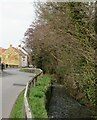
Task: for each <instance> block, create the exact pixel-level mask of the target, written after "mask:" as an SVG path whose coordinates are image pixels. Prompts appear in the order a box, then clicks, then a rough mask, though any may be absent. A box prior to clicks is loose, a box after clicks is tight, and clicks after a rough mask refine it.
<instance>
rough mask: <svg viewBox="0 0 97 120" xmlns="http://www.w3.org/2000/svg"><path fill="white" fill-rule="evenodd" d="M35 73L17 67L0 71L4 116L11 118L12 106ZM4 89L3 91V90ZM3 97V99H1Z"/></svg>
mask: <svg viewBox="0 0 97 120" xmlns="http://www.w3.org/2000/svg"><path fill="white" fill-rule="evenodd" d="M34 76H35V74H34V73H26V72H20V71H19V69H16V68H8V69H5V70H4V71H3V73H1V71H0V81H1V82H0V95H1V94H2V96H0V101H1V102H2V103H1V102H0V104H2V113H1V111H0V116H1V114H2V118H9V116H10V112H11V110H12V107H13V105H14V103H15V101H16V99H17V97H18V95H19V94H20V92H21V91H22V90H23V89H24V88H25V86H26V83H27V82H28V81H29V80H31V79H32V77H34ZM1 90H2V92H1ZM1 99H2V100H1Z"/></svg>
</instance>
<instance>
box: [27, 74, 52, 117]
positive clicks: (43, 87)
mask: <svg viewBox="0 0 97 120" xmlns="http://www.w3.org/2000/svg"><path fill="white" fill-rule="evenodd" d="M51 80H52V78H51V76H50V75H43V76H42V77H40V78H39V79H38V81H37V83H36V86H35V87H33V88H32V89H31V92H30V95H29V104H30V107H31V111H32V114H33V115H34V117H35V118H48V115H47V111H46V108H45V105H46V95H45V94H46V92H47V90H48V88H49V87H50V86H51Z"/></svg>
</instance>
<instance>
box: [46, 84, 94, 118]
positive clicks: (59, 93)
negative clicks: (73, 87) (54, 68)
mask: <svg viewBox="0 0 97 120" xmlns="http://www.w3.org/2000/svg"><path fill="white" fill-rule="evenodd" d="M48 116H49V118H57V119H60V118H80V119H81V120H83V119H84V120H87V119H88V120H92V119H93V118H94V117H93V114H92V112H91V110H89V109H87V108H86V107H85V106H83V105H81V104H79V103H78V102H77V101H76V100H75V99H73V98H72V97H71V96H69V95H68V94H66V91H65V88H64V87H63V85H60V84H59V83H54V84H53V88H52V97H51V100H50V103H49V109H48ZM74 120H75V119H74Z"/></svg>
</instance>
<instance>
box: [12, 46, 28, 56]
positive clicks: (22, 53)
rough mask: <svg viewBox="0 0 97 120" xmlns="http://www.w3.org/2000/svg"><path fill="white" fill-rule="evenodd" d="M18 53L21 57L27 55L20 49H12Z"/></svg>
mask: <svg viewBox="0 0 97 120" xmlns="http://www.w3.org/2000/svg"><path fill="white" fill-rule="evenodd" d="M12 48H13V49H14V50H15V51H16V52H17V53H19V54H20V55H21V56H25V55H26V54H25V53H24V52H22V51H21V50H20V49H18V48H15V47H12Z"/></svg>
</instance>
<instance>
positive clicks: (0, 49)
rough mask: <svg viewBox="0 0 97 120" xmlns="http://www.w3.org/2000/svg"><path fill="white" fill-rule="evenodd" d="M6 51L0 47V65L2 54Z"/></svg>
mask: <svg viewBox="0 0 97 120" xmlns="http://www.w3.org/2000/svg"><path fill="white" fill-rule="evenodd" d="M5 50H6V49H4V48H2V47H0V63H1V58H2V54H3V53H4V52H5Z"/></svg>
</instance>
